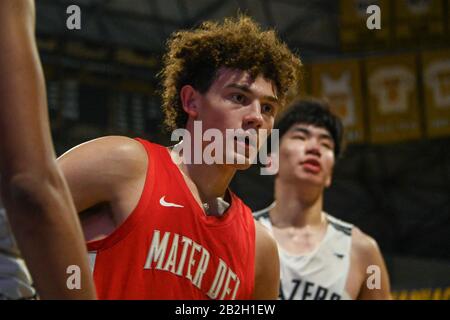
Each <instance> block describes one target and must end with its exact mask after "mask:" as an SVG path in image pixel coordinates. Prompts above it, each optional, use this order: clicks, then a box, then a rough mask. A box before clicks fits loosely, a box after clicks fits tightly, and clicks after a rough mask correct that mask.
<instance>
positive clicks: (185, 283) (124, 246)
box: [88, 139, 255, 299]
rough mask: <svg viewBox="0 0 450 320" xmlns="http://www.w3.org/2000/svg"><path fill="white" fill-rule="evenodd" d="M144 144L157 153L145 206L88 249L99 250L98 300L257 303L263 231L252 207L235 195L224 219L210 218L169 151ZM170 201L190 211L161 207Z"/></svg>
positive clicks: (150, 169)
mask: <svg viewBox="0 0 450 320" xmlns="http://www.w3.org/2000/svg"><path fill="white" fill-rule="evenodd" d="M137 140H138V141H139V142H140V143H142V144H143V145H144V147H145V149H146V150H147V154H148V155H149V167H148V170H147V177H146V182H145V186H144V189H143V192H142V195H141V198H140V200H139V203H138V205H137V207H136V208H135V210H134V211H133V212H132V213H131V214H130V216H129V217H128V218H127V220H125V222H124V223H123V224H122V225H120V226H119V227H118V228H117V229H116V230H115V231H114V232H113V233H112V234H110V235H109V236H108V237H107V238H105V239H102V240H98V241H92V242H89V243H88V250H89V251H97V256H96V260H95V267H94V281H95V284H96V287H97V294H98V297H99V298H100V299H221V298H223V299H232V298H233V297H234V298H235V299H251V298H252V293H253V287H254V267H255V225H254V221H253V217H252V214H251V210H250V208H248V207H247V206H246V205H244V204H243V202H242V201H241V200H240V199H239V198H238V197H237V196H236V195H235V194H233V193H232V192H230V194H231V198H232V203H231V206H230V207H229V208H228V210H227V211H226V213H225V214H224V216H222V217H208V216H206V215H205V214H204V212H203V209H202V208H201V207H200V206H199V205H198V203H197V202H196V201H195V199H194V197H193V195H192V193H191V192H190V190H189V188H188V186H187V184H186V183H185V181H184V178H183V176H182V173H181V172H180V170H179V169H178V167H177V166H176V165H175V163H173V161H172V159H171V157H170V154H169V152H168V150H167V149H166V148H165V147H163V146H160V145H157V144H154V143H150V142H148V141H145V140H141V139H137ZM162 197H164V199H163V201H162V202H163V204H165V205H167V203H172V204H177V205H182V206H183V208H179V207H166V206H163V205H161V204H160V202H161V198H162ZM158 237H159V238H158ZM164 243H166V244H167V245H166V246H164ZM174 243H177V244H178V246H176V245H174ZM152 244H153V246H152ZM152 247H153V249H154V250H153V251H152V250H151V248H152ZM164 248H165V251H164ZM183 251H185V253H186V254H185V255H184V257H185V261H184V264H183V263H182V253H183ZM150 253H152V254H153V255H151V254H150ZM150 256H151V257H152V259H150ZM170 257H172V259H171V258H170ZM191 257H192V259H191ZM171 262H172V263H171ZM190 262H191V263H192V264H191V267H190V272H189V265H190ZM189 274H190V275H189ZM234 275H235V276H234ZM215 279H216V280H217V281H215ZM198 286H199V288H198Z"/></svg>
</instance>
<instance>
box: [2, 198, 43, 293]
mask: <svg viewBox="0 0 450 320" xmlns="http://www.w3.org/2000/svg"><path fill="white" fill-rule="evenodd" d="M36 245H39V244H38V243H37V244H36ZM35 295H36V291H35V290H34V288H33V286H32V280H31V276H30V274H29V272H28V269H27V267H26V266H25V262H24V261H23V259H22V258H21V256H20V252H19V249H18V248H17V245H16V241H15V239H14V236H13V234H12V232H11V228H10V226H9V223H8V219H7V216H6V211H5V209H4V208H3V206H2V203H1V199H0V300H5V299H31V298H34V297H35Z"/></svg>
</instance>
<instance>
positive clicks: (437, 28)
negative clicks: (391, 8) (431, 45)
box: [394, 0, 445, 44]
mask: <svg viewBox="0 0 450 320" xmlns="http://www.w3.org/2000/svg"><path fill="white" fill-rule="evenodd" d="M394 3H395V34H396V38H397V39H399V40H410V41H411V40H413V41H416V40H415V39H423V40H433V39H429V37H442V36H443V35H444V29H445V23H444V19H443V18H444V16H443V14H442V12H443V10H444V8H443V5H444V3H443V1H441V0H422V1H411V0H396V1H394ZM414 44H415V43H414Z"/></svg>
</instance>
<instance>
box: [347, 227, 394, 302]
mask: <svg viewBox="0 0 450 320" xmlns="http://www.w3.org/2000/svg"><path fill="white" fill-rule="evenodd" d="M357 233H359V236H358V237H357V238H356V239H355V241H357V242H358V244H357V246H356V248H357V250H358V255H359V256H360V257H361V259H360V261H362V262H363V267H364V270H363V271H364V275H365V278H364V281H363V282H362V284H361V288H360V291H359V294H358V298H357V299H358V300H390V299H391V288H390V283H389V274H388V271H387V268H386V264H385V262H384V259H383V256H382V255H381V251H380V249H379V247H378V245H377V242H376V241H375V240H374V239H373V238H371V237H370V236H368V235H366V234H364V233H362V232H361V231H359V232H357ZM377 277H379V279H377ZM377 284H379V286H377Z"/></svg>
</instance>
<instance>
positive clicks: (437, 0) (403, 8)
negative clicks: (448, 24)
mask: <svg viewBox="0 0 450 320" xmlns="http://www.w3.org/2000/svg"><path fill="white" fill-rule="evenodd" d="M394 3H395V15H396V17H397V18H400V19H412V20H417V19H430V18H436V17H442V10H444V8H443V5H444V3H443V1H441V0H421V1H412V0H395V1H394Z"/></svg>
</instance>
